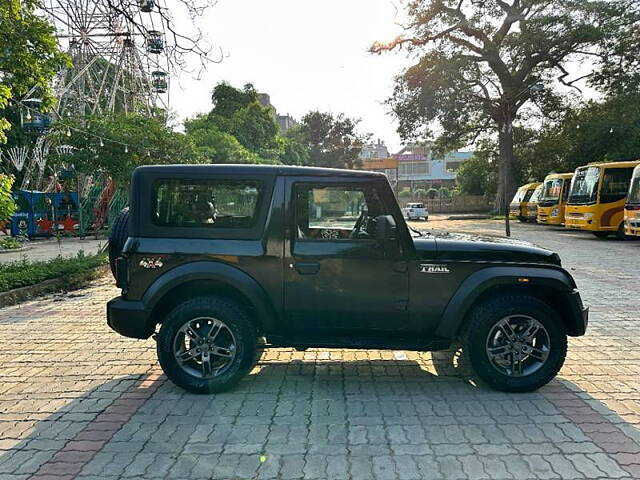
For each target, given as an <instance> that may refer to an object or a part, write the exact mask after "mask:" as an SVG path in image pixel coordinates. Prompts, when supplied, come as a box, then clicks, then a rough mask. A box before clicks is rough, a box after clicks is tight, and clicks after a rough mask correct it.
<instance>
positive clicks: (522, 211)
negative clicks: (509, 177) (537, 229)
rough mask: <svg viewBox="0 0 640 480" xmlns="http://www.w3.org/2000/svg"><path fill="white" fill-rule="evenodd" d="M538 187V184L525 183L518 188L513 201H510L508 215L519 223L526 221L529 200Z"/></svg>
mask: <svg viewBox="0 0 640 480" xmlns="http://www.w3.org/2000/svg"><path fill="white" fill-rule="evenodd" d="M539 185H540V183H539V182H534V183H527V184H526V185H522V186H521V187H520V188H518V190H517V191H516V194H515V195H514V197H513V200H511V203H510V204H509V214H510V215H511V216H512V217H516V218H517V219H518V220H520V221H521V222H526V221H527V217H528V215H529V200H530V199H531V196H532V195H533V192H535V190H536V188H538V186H539Z"/></svg>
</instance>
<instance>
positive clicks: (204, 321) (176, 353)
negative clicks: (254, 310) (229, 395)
mask: <svg viewBox="0 0 640 480" xmlns="http://www.w3.org/2000/svg"><path fill="white" fill-rule="evenodd" d="M256 342H257V334H256V331H255V327H254V325H253V324H252V322H251V320H250V318H249V316H248V315H247V313H246V312H245V310H244V309H243V308H242V307H240V306H239V305H238V304H236V303H235V302H233V301H231V300H228V299H226V298H223V297H215V296H207V297H197V298H193V299H191V300H187V301H185V302H183V303H181V304H180V305H178V306H177V307H176V308H174V309H173V310H172V311H171V312H170V313H169V315H167V317H166V318H165V319H164V322H163V323H162V327H161V328H160V332H159V334H158V344H157V352H158V360H159V361H160V366H161V367H162V370H163V371H164V373H165V374H166V375H167V377H169V380H171V381H172V382H173V383H175V384H176V385H178V386H179V387H182V388H184V389H185V390H187V391H189V392H192V393H215V392H223V391H225V390H229V389H230V388H232V387H233V386H235V385H236V384H237V383H238V382H239V381H240V380H242V378H243V377H244V376H245V375H246V374H247V373H248V372H249V371H250V370H251V368H252V367H253V365H254V362H255V360H256V358H257V351H256ZM205 354H206V357H205ZM205 358H206V360H205Z"/></svg>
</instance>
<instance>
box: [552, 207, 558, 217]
mask: <svg viewBox="0 0 640 480" xmlns="http://www.w3.org/2000/svg"><path fill="white" fill-rule="evenodd" d="M559 213H560V210H558V209H557V208H554V209H553V210H551V216H552V217H557V216H558V214H559Z"/></svg>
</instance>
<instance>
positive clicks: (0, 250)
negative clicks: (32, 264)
mask: <svg viewBox="0 0 640 480" xmlns="http://www.w3.org/2000/svg"><path fill="white" fill-rule="evenodd" d="M30 249H31V247H20V248H0V255H2V254H3V253H16V252H26V251H27V250H30Z"/></svg>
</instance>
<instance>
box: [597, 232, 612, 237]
mask: <svg viewBox="0 0 640 480" xmlns="http://www.w3.org/2000/svg"><path fill="white" fill-rule="evenodd" d="M610 233H611V232H593V234H594V235H595V236H596V237H598V238H607V237H608V236H609V234H610Z"/></svg>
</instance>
